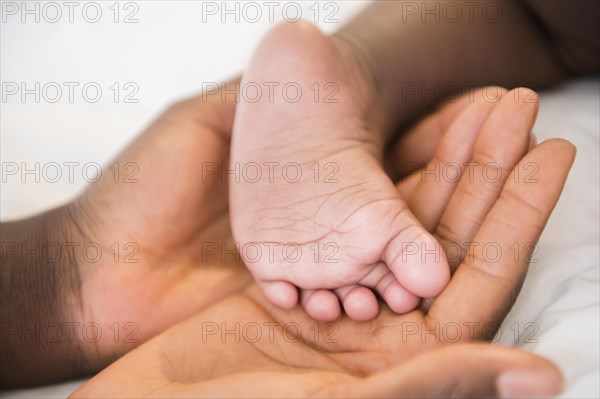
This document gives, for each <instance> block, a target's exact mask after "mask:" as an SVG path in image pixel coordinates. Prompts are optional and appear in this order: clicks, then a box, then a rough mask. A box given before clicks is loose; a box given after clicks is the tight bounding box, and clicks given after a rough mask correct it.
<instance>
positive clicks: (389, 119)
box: [336, 0, 572, 138]
mask: <svg viewBox="0 0 600 399" xmlns="http://www.w3.org/2000/svg"><path fill="white" fill-rule="evenodd" d="M336 36H337V37H338V38H340V39H341V40H343V41H346V42H347V43H349V44H350V46H351V47H352V48H354V49H355V50H356V53H357V56H358V58H359V60H360V62H361V63H362V64H363V66H364V68H365V69H366V70H367V71H368V72H367V74H369V75H370V76H371V77H372V81H373V84H374V85H375V87H376V88H377V92H378V101H379V104H378V106H379V109H380V111H381V113H382V115H383V121H384V123H383V126H382V127H383V130H384V131H385V132H386V134H387V137H388V138H390V135H391V134H392V133H393V131H394V129H397V128H398V127H401V126H402V125H403V124H405V123H407V122H410V121H411V120H412V119H413V118H415V117H417V116H419V115H420V114H421V113H422V112H423V111H426V110H427V109H428V108H429V107H430V106H432V105H433V104H435V103H436V102H437V101H438V100H440V99H441V98H443V97H448V96H452V95H453V94H454V93H455V92H458V91H464V90H467V89H470V88H473V87H476V86H484V85H491V84H497V85H501V86H505V87H518V86H529V87H533V88H540V87H544V86H547V85H550V84H553V83H556V82H558V81H560V80H562V79H564V78H566V77H568V76H569V75H570V74H571V73H572V69H571V68H570V67H569V66H568V65H566V64H565V62H564V61H563V60H562V58H561V56H560V55H558V54H557V51H556V48H555V46H554V44H553V43H552V40H551V38H550V36H549V35H548V34H547V32H545V30H544V28H543V27H542V26H541V25H540V23H539V21H538V19H537V17H536V16H534V15H533V14H532V13H531V12H530V9H529V8H528V7H527V6H526V5H525V4H523V3H517V2H513V1H508V0H504V1H493V0H487V1H464V2H445V1H425V2H421V1H419V2H412V1H380V2H375V3H374V4H373V5H371V6H370V7H369V8H367V9H366V10H365V11H364V12H363V13H361V14H360V15H359V16H357V17H356V18H355V19H354V20H352V21H351V22H350V23H348V24H347V25H346V26H345V27H343V28H342V29H341V30H340V31H339V32H337V33H336ZM490 96H493V93H490Z"/></svg>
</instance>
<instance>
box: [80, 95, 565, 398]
mask: <svg viewBox="0 0 600 399" xmlns="http://www.w3.org/2000/svg"><path fill="white" fill-rule="evenodd" d="M513 94H514V92H511V93H508V94H506V95H504V96H503V98H502V99H501V100H500V101H499V102H498V103H496V104H492V103H489V102H486V101H475V102H474V103H473V104H470V105H468V106H467V107H466V108H465V110H464V111H463V112H461V113H460V114H459V115H458V116H457V117H456V119H455V121H454V122H453V123H452V124H451V125H450V126H448V127H447V129H445V131H444V134H443V137H442V139H441V143H440V145H439V147H438V149H437V150H436V154H435V156H434V158H433V160H432V161H431V162H430V164H429V168H431V167H432V166H435V164H436V163H438V164H439V166H440V165H447V164H448V163H449V162H456V163H459V164H460V163H462V162H466V161H468V160H471V161H472V165H473V166H472V168H473V169H472V170H473V173H472V174H471V173H464V172H467V170H463V171H462V172H461V173H460V175H459V177H458V178H455V179H438V180H436V179H432V180H427V179H422V178H415V177H411V178H409V179H407V180H405V181H403V182H402V183H400V185H399V189H400V191H401V193H402V194H403V195H404V197H405V198H407V200H408V201H409V202H410V203H411V204H412V205H413V211H414V212H415V213H416V214H417V215H418V217H420V218H421V220H422V221H423V223H424V225H425V226H426V227H427V228H428V229H429V230H430V231H432V232H436V234H437V236H438V237H439V238H440V239H441V241H442V243H443V244H445V247H444V248H445V249H446V253H447V256H448V258H449V260H450V262H451V263H452V264H453V265H454V267H455V268H456V272H455V274H454V276H453V278H452V280H451V282H450V284H449V285H448V287H447V288H446V289H445V290H444V291H443V292H442V294H441V295H439V296H438V297H437V298H435V299H433V300H431V301H428V302H427V303H424V305H423V306H422V308H421V309H419V310H416V311H413V312H411V313H408V314H404V315H396V314H393V313H392V312H390V311H389V310H387V309H384V310H382V311H381V313H380V315H379V316H378V318H377V319H375V320H373V321H370V322H362V323H360V322H354V321H352V320H350V319H348V318H347V317H343V318H341V319H339V320H338V321H336V322H334V323H316V322H315V321H314V320H311V319H310V318H309V317H308V316H307V315H306V314H305V313H304V312H303V310H302V309H300V308H299V307H296V308H295V309H292V310H290V311H286V310H282V309H279V308H275V307H273V306H272V305H270V304H269V303H268V302H267V301H266V300H265V299H264V298H263V297H262V296H261V295H260V293H259V291H258V289H257V288H256V286H254V285H251V286H249V287H248V288H247V289H245V290H244V291H243V292H240V293H235V294H232V295H230V296H228V297H226V298H223V299H221V300H220V301H219V302H218V303H216V304H213V305H212V306H210V307H208V308H206V309H204V310H202V311H201V312H199V313H198V314H196V315H194V316H193V317H191V318H189V319H188V320H186V321H184V322H181V323H180V324H178V325H176V326H174V327H172V328H171V329H170V330H168V331H166V332H165V333H163V334H161V335H159V336H158V337H156V338H154V339H152V340H151V341H149V342H148V343H146V344H144V345H143V346H141V347H140V348H138V350H136V351H134V352H132V353H129V354H128V355H126V356H125V357H123V358H122V359H120V360H119V361H117V362H115V363H114V364H112V365H111V366H110V367H108V368H107V369H106V370H104V371H103V372H101V373H100V374H99V375H98V376H96V377H95V378H93V379H92V380H91V381H89V382H88V383H87V384H85V385H84V386H83V387H81V388H80V389H79V390H78V391H77V392H75V394H74V396H114V395H116V396H128V397H131V396H136V397H142V396H167V397H175V396H177V397H180V396H194V397H199V396H227V397H233V396H252V397H262V396H276V397H282V396H290V395H293V396H318V397H328V396H331V397H366V396H376V397H402V396H404V397H442V396H443V397H447V396H451V397H463V396H483V395H500V396H509V397H512V396H534V395H540V396H549V395H554V394H557V393H558V392H559V390H560V386H561V377H560V373H559V371H558V370H557V369H556V368H555V366H553V365H552V364H550V363H549V362H547V361H546V360H544V359H541V358H539V357H537V356H535V355H532V354H528V353H525V352H520V351H517V350H514V349H508V348H501V347H495V346H491V345H486V344H485V341H486V339H490V338H491V337H492V336H493V334H494V333H495V332H496V330H497V328H498V326H499V325H500V323H501V321H502V319H503V318H504V316H505V315H506V313H507V312H508V310H509V309H510V306H511V305H512V303H513V302H514V300H515V298H516V295H515V294H516V293H517V292H518V287H519V285H520V282H521V281H522V280H523V278H524V276H525V274H526V269H527V264H528V257H529V256H530V255H531V251H532V250H533V246H532V245H530V243H535V242H536V241H537V239H538V237H539V235H540V234H541V232H542V230H543V228H544V225H545V223H546V221H547V219H548V218H549V216H550V213H551V211H552V209H553V207H554V205H555V204H556V202H557V200H558V198H559V196H560V192H561V190H562V187H563V185H564V182H565V180H566V178H567V174H568V171H569V168H570V166H571V164H572V162H573V159H574V153H575V151H574V148H573V146H572V145H570V144H569V143H567V142H565V141H563V140H551V141H547V142H544V143H542V144H540V145H538V146H536V147H535V148H533V150H531V151H530V152H529V153H527V150H528V147H529V137H530V131H531V128H532V125H533V122H534V119H535V115H536V112H537V103H534V104H531V103H527V102H525V101H524V100H523V98H519V99H518V100H517V101H515V98H516V97H515V96H514V95H513ZM440 112H443V110H442V111H440ZM418 129H419V127H417V130H418ZM517 163H518V164H517ZM515 164H517V165H516V166H514V165H515ZM490 165H498V168H497V170H498V171H499V172H500V175H499V176H500V177H498V176H497V175H494V176H495V177H494V179H490V178H489V176H488V175H487V174H486V175H484V174H483V171H484V168H485V167H488V169H489V167H490ZM530 165H534V166H535V168H536V169H535V170H536V173H535V176H533V177H532V176H531V175H530V172H531V170H530ZM513 166H514V170H513ZM486 171H487V170H486ZM415 176H419V175H418V174H417V175H415ZM434 177H435V176H434ZM526 177H529V178H531V179H526ZM532 179H534V180H532ZM515 242H516V243H518V244H519V246H520V247H521V246H522V247H523V248H522V251H521V252H520V256H518V257H514V256H513V252H511V250H510V248H511V246H512V245H514V243H515ZM449 243H455V244H456V245H448V244H449ZM464 243H471V244H470V245H468V246H465V245H464ZM488 243H494V245H495V246H497V248H501V250H502V254H503V255H502V256H500V257H497V258H494V259H493V260H492V259H490V258H489V257H487V255H482V253H481V252H480V251H481V249H482V248H483V247H484V246H485V245H486V244H488ZM454 249H458V250H456V251H454V252H452V251H453V250H454ZM463 250H464V252H463ZM406 254H407V256H409V254H410V251H409V250H408V247H407V252H406ZM509 254H510V255H509Z"/></svg>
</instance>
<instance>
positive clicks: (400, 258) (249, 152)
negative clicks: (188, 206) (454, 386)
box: [230, 23, 450, 321]
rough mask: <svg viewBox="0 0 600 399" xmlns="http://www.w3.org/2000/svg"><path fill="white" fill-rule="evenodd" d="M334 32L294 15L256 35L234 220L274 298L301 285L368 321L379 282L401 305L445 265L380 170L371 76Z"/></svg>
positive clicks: (407, 306) (304, 296) (244, 100)
mask: <svg viewBox="0 0 600 399" xmlns="http://www.w3.org/2000/svg"><path fill="white" fill-rule="evenodd" d="M336 40H338V39H332V38H329V37H327V36H324V35H323V34H322V33H321V32H320V31H318V30H317V29H316V28H314V27H313V26H312V25H309V24H307V23H296V24H284V25H279V26H277V27H275V28H274V29H273V30H272V31H271V32H270V33H269V34H267V36H266V37H265V38H264V39H263V41H262V42H261V44H260V45H259V47H258V49H257V51H256V53H255V55H254V58H253V60H252V62H251V65H250V66H249V68H248V69H247V71H246V73H245V74H244V77H243V79H242V83H241V87H242V89H243V90H242V96H241V99H240V103H239V104H238V107H237V110H236V119H235V124H234V130H233V137H232V149H231V157H232V160H231V162H232V165H231V168H238V169H241V170H245V171H246V172H245V173H243V174H242V177H241V179H239V180H238V181H233V180H230V190H231V195H230V206H231V218H232V228H233V232H234V236H235V239H236V241H237V242H238V244H239V246H240V252H241V254H242V257H243V258H244V260H245V262H246V264H247V265H248V268H249V269H250V271H251V272H252V274H253V276H254V278H255V280H256V282H257V284H258V285H259V286H260V288H261V289H262V291H263V293H264V295H265V296H266V297H267V298H268V299H269V301H271V302H272V303H273V304H275V305H277V306H280V307H283V308H291V307H293V306H295V305H296V303H297V302H298V288H299V289H300V300H301V302H302V305H303V306H304V308H305V310H306V311H307V313H308V314H309V315H310V316H312V317H314V318H316V319H318V320H324V321H327V320H334V319H336V318H337V317H339V316H340V312H341V309H340V300H341V302H342V304H343V306H344V310H345V311H346V313H347V314H348V316H349V317H351V318H353V319H355V320H370V319H372V318H374V317H375V316H376V315H377V313H378V310H379V308H378V303H377V299H376V297H375V295H374V293H373V291H374V292H376V293H378V294H379V296H380V297H381V298H383V300H384V301H385V302H386V303H387V304H388V306H389V307H390V308H391V309H392V310H393V311H395V312H397V313H405V312H408V311H411V310H413V309H414V308H415V307H416V306H417V305H418V303H419V300H420V298H421V297H423V298H425V297H433V296H436V295H437V294H439V293H440V292H441V290H442V289H443V288H444V287H445V286H446V284H447V282H448V280H449V278H450V274H449V269H448V264H447V262H446V259H445V257H444V254H443V251H442V248H441V247H440V246H439V245H438V244H437V241H436V240H435V239H434V238H433V236H431V235H430V234H429V233H428V232H427V231H426V230H424V229H423V227H421V225H420V224H419V223H418V222H417V220H416V219H415V218H414V216H413V215H412V214H411V212H410V211H409V209H408V208H407V206H406V204H405V203H404V202H403V201H402V200H401V199H400V197H399V194H398V192H397V190H396V188H395V187H394V184H393V183H392V181H391V180H390V178H389V177H388V176H387V175H386V174H385V172H384V170H383V167H382V163H381V159H380V158H381V153H382V146H383V144H382V142H383V140H382V138H381V134H380V133H379V132H378V131H377V129H375V127H374V123H373V122H372V121H371V120H370V119H369V115H370V114H371V113H370V112H369V107H370V106H372V103H371V102H370V101H369V100H368V98H369V94H368V93H367V90H366V88H367V87H368V86H367V85H365V82H366V79H365V77H364V76H365V75H364V73H363V72H361V70H360V69H359V67H358V64H357V63H356V61H353V59H352V58H351V57H350V56H349V53H348V52H347V49H346V48H345V47H344V44H343V43H341V42H339V41H336ZM253 87H254V88H256V87H260V88H262V93H263V95H262V96H255V95H253V94H252V95H250V94H249V93H251V90H252V88H253ZM266 88H273V89H272V90H267V89H266ZM244 93H246V94H245V95H244ZM253 93H256V91H255V92H253Z"/></svg>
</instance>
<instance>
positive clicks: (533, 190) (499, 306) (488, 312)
mask: <svg viewBox="0 0 600 399" xmlns="http://www.w3.org/2000/svg"><path fill="white" fill-rule="evenodd" d="M574 158H575V147H573V145H571V144H570V143H569V142H567V141H564V140H559V139H555V140H550V141H546V142H544V143H542V144H539V145H538V146H536V147H535V148H534V149H533V150H532V151H531V152H530V153H529V154H527V155H526V156H525V157H524V158H523V160H521V162H519V164H518V165H517V167H516V168H515V169H514V170H513V172H512V174H511V177H510V178H509V180H508V181H507V183H506V185H505V186H504V189H503V190H502V194H501V196H500V198H499V199H498V200H497V201H496V203H495V205H494V207H493V208H492V209H491V211H490V212H489V214H488V215H487V217H486V218H485V220H484V222H483V224H482V225H481V228H480V229H479V231H478V232H477V234H476V235H475V237H474V239H473V242H472V244H471V245H470V247H469V252H468V253H467V256H466V258H465V260H464V262H463V263H462V264H461V265H460V266H459V267H458V269H457V271H456V273H455V275H454V277H453V278H452V280H451V281H450V283H449V284H448V286H447V287H446V288H445V290H444V291H443V292H442V293H441V294H440V295H439V296H438V298H437V299H436V300H435V301H434V302H433V305H432V307H431V308H430V309H429V312H428V314H427V317H428V320H429V321H430V322H441V323H442V324H443V323H449V322H453V323H466V322H469V323H475V325H476V326H477V328H476V332H475V334H476V337H477V338H488V339H489V338H490V337H489V336H488V337H484V336H483V330H484V329H482V328H480V327H481V326H489V324H491V323H494V324H495V325H496V326H497V325H498V324H499V323H500V322H501V321H502V319H503V318H504V316H505V315H506V313H507V312H508V311H509V309H510V307H511V306H512V304H513V303H514V301H515V300H516V295H517V294H518V292H519V289H520V286H521V284H522V281H523V279H524V278H525V274H526V272H527V266H528V264H529V260H530V257H531V254H532V253H533V251H534V249H535V245H536V242H537V240H538V238H539V236H540V235H541V233H542V231H543V229H544V226H545V224H546V222H547V221H548V218H549V217H550V214H551V213H552V210H553V209H554V206H555V205H556V203H557V201H558V199H559V197H560V193H561V191H562V189H563V186H564V184H565V181H566V179H567V175H568V173H569V169H570V167H571V165H572V163H573V160H574ZM485 330H486V331H487V332H488V333H489V332H490V331H491V330H490V329H489V328H486V329H485Z"/></svg>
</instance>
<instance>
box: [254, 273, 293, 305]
mask: <svg viewBox="0 0 600 399" xmlns="http://www.w3.org/2000/svg"><path fill="white" fill-rule="evenodd" d="M259 286H260V288H261V290H262V292H263V294H264V296H265V297H266V298H267V300H269V302H271V303H272V304H273V305H275V306H278V307H280V308H282V309H292V308H293V307H294V306H296V304H297V303H298V289H297V288H296V286H295V285H293V284H291V283H288V282H287V281H282V280H279V281H262V282H260V283H259Z"/></svg>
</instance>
